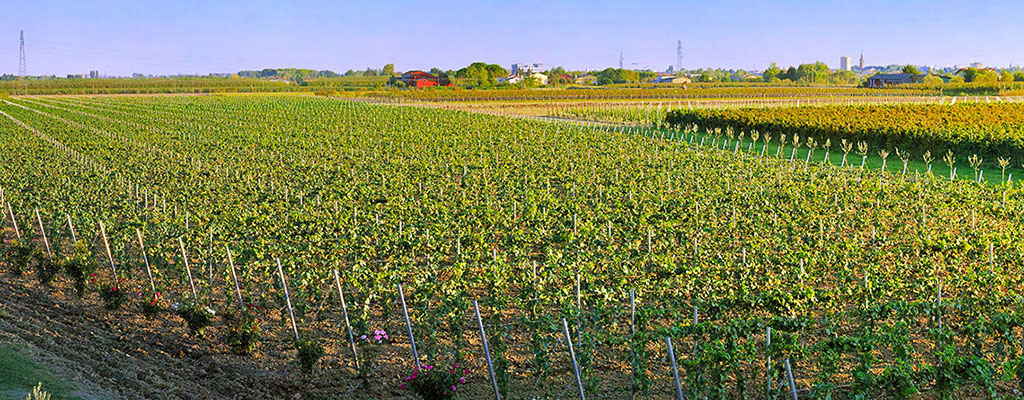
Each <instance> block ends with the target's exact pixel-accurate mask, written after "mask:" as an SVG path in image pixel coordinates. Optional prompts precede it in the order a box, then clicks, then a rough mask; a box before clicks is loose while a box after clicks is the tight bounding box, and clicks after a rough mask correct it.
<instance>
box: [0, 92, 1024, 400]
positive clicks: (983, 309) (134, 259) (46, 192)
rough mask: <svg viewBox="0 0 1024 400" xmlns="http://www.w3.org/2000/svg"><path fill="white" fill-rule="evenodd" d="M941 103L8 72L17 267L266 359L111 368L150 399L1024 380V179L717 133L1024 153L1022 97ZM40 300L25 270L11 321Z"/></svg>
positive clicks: (856, 388)
mask: <svg viewBox="0 0 1024 400" xmlns="http://www.w3.org/2000/svg"><path fill="white" fill-rule="evenodd" d="M687 90H689V89H687ZM742 90H744V91H746V90H750V89H742ZM757 90H761V89H757ZM763 90H766V91H770V90H773V89H771V88H765V89H763ZM791 90H796V91H798V92H799V91H801V90H808V91H813V90H815V89H811V88H808V89H791ZM850 90H851V91H859V90H861V89H850ZM654 91H655V90H653V89H651V90H648V89H636V92H637V94H636V96H642V95H643V93H649V92H654ZM657 91H661V90H660V89H659V90H657ZM568 92H570V91H552V93H560V94H554V95H552V96H562V95H567V94H565V93H568ZM579 92H580V95H581V96H587V95H595V94H599V92H598V91H579ZM680 92H681V93H680V94H679V95H678V96H685V95H686V94H685V93H688V92H685V91H683V90H680ZM683 92H685V93H683ZM879 92H880V91H871V93H874V94H878V93H879ZM416 93H427V94H425V95H424V96H433V95H432V94H429V93H445V92H442V91H436V92H435V91H423V92H416ZM531 93H535V92H531ZM540 93H543V92H540ZM437 96H440V97H439V98H438V100H439V101H440V100H441V99H443V94H438V95H437ZM659 96H661V94H659ZM675 98H683V97H675ZM421 100H423V99H421ZM932 107H939V106H855V107H845V108H844V107H838V106H837V107H813V108H812V107H799V108H781V109H774V111H773V112H772V113H771V114H768V113H764V112H763V110H756V109H754V110H746V109H743V110H696V111H681V112H679V113H678V114H671V115H669V118H670V120H669V122H672V123H673V124H674V125H680V126H681V129H679V130H674V131H667V130H666V131H653V130H651V129H648V128H644V129H639V128H625V127H623V126H594V125H588V124H582V123H579V122H572V121H567V122H551V121H540V120H533V119H523V118H511V117H504V116H495V115H485V114H478V113H469V112H464V111H453V110H443V109H437V108H422V107H411V106H403V105H387V104H372V103H369V102H361V101H351V100H343V99H332V98H321V97H313V96H284V95H281V96H174V97H105V98H98V97H49V98H25V97H12V98H6V99H0V137H2V140H0V188H2V190H3V192H2V196H3V199H2V201H0V203H2V204H3V206H4V211H5V213H4V214H5V215H4V217H3V235H4V239H3V242H4V246H3V249H4V257H3V259H2V264H0V268H2V269H4V270H5V275H3V280H4V281H5V285H11V284H12V283H11V282H15V283H18V282H20V283H25V282H28V281H29V280H30V279H31V280H33V281H38V285H37V287H38V288H39V290H40V291H41V292H48V291H52V292H54V293H59V295H60V296H66V297H67V298H69V299H75V300H74V302H73V303H74V304H77V306H76V307H79V308H81V309H83V310H86V311H83V313H86V314H88V315H90V317H89V318H88V319H89V320H90V321H92V320H100V321H102V320H104V319H109V320H119V321H121V322H124V321H130V323H131V324H132V325H131V326H133V327H135V328H128V330H138V331H147V330H152V329H159V330H162V331H164V332H167V336H169V337H179V338H187V339H188V342H185V341H184V340H185V339H174V340H170V341H167V343H169V344H164V346H168V347H167V348H170V347H169V346H181V347H182V349H180V350H169V351H168V353H169V354H171V355H170V356H167V357H165V358H164V360H166V362H169V363H178V364H180V365H185V364H189V362H188V357H198V356H174V355H173V354H177V353H178V352H182V353H184V352H187V353H188V354H194V353H196V352H199V353H202V352H207V353H209V354H210V355H208V356H204V357H212V359H214V360H220V361H224V360H227V361H230V362H229V364H230V367H228V366H224V367H223V368H221V367H218V368H221V370H222V371H225V372H224V373H232V374H237V375H238V376H249V377H250V378H248V379H247V380H245V381H244V382H245V383H241V384H239V383H236V384H234V385H232V386H230V387H227V388H224V389H219V390H222V391H219V392H214V391H213V390H214V389H211V388H208V387H205V386H203V385H204V384H203V383H196V384H195V385H192V386H196V387H194V388H192V389H191V390H196V392H188V391H187V390H190V389H184V390H185V391H184V392H180V393H165V392H164V391H162V390H161V388H160V385H161V384H166V381H167V380H170V379H169V378H167V377H166V376H163V375H159V373H157V375H146V374H137V377H135V378H133V379H134V380H132V381H126V380H125V381H122V380H119V379H112V381H111V382H109V383H108V385H109V386H108V387H106V389H108V390H112V391H114V392H115V395H118V396H123V397H142V398H161V397H168V398H192V397H211V396H212V397H237V398H254V397H274V398H280V397H286V396H287V397H293V396H296V397H302V398H321V397H331V398H335V397H341V398H373V397H384V398H396V397H397V398H401V397H412V396H413V391H416V392H417V393H421V395H422V393H423V392H421V391H420V390H426V389H423V388H424V387H426V385H428V384H431V383H430V382H434V381H438V382H444V383H443V386H444V388H447V387H448V384H450V385H451V390H452V392H451V393H447V392H446V393H445V395H452V393H454V394H455V395H457V396H461V397H463V398H488V397H493V396H495V394H494V393H495V391H497V392H498V393H500V395H501V398H510V399H530V398H581V397H586V398H615V399H621V398H631V397H635V398H652V399H672V398H679V397H680V396H683V397H685V398H765V397H766V396H767V397H768V398H778V399H783V398H786V399H788V398H791V397H790V396H792V395H793V392H795V393H796V395H797V396H799V397H802V398H821V399H824V398H833V397H835V398H859V399H867V398H890V397H891V398H909V397H912V396H915V395H916V394H917V393H923V396H925V397H927V398H943V399H946V398H965V397H999V396H1007V397H1012V396H1016V395H1018V394H1019V393H1020V390H1024V348H1022V347H1024V329H1022V326H1024V314H1022V312H1021V310H1022V308H1021V307H1022V305H1024V298H1022V297H1021V293H1020V292H1019V288H1020V287H1021V284H1022V280H1024V271H1022V267H1024V242H1022V241H1021V239H1020V238H1021V237H1024V221H1022V219H1024V217H1022V216H1024V194H1022V189H1024V186H1022V185H1021V184H1020V183H1015V182H1012V181H1011V182H1007V181H1005V180H1002V179H1000V180H999V181H998V183H993V184H979V183H975V182H974V181H975V180H972V179H959V180H955V181H950V180H949V179H946V178H945V177H941V176H938V175H939V174H932V173H930V172H924V173H920V172H918V173H906V172H904V173H900V172H894V171H890V170H887V169H881V170H877V169H865V168H858V164H859V165H863V164H862V162H861V161H860V160H857V161H856V162H854V161H851V162H849V163H846V162H844V163H843V164H842V166H836V165H832V164H830V163H817V162H813V163H812V162H807V161H805V159H804V158H803V156H802V154H806V157H807V158H806V159H807V160H810V159H811V157H812V154H811V153H813V152H814V149H818V151H819V152H824V151H825V148H821V147H818V146H814V147H811V148H810V150H809V151H810V152H807V151H808V150H807V149H805V150H802V151H803V152H802V153H799V154H800V155H798V153H797V152H796V150H794V152H793V155H792V156H788V157H787V155H785V154H781V149H780V150H777V151H775V152H774V153H773V152H769V151H767V150H766V149H767V145H765V147H764V148H762V149H761V150H760V151H759V150H758V147H757V146H756V145H755V144H756V143H757V139H756V138H754V141H753V142H751V143H750V144H749V145H745V147H741V146H740V143H745V142H742V141H736V140H734V137H732V136H729V137H727V139H728V140H732V142H729V143H726V142H723V141H722V140H725V139H723V138H722V137H721V136H717V137H715V138H714V139H713V140H708V141H707V142H705V141H704V140H692V135H693V134H695V132H691V131H690V129H691V128H690V126H691V124H693V123H697V124H699V125H700V126H701V127H703V128H705V129H714V128H715V127H720V128H722V129H724V128H725V127H727V126H728V127H734V128H739V129H759V130H762V131H764V132H777V133H790V134H799V135H800V136H807V135H808V133H811V132H812V134H813V135H822V136H821V139H825V136H827V135H829V134H832V133H833V132H834V134H836V135H843V134H845V131H842V130H841V129H863V131H858V132H874V133H873V134H872V135H873V136H855V138H857V139H860V138H870V140H871V141H872V142H874V143H877V144H879V145H880V144H883V143H889V142H887V140H894V141H896V142H898V143H899V144H901V145H904V144H905V143H907V142H906V140H909V139H907V138H915V139H920V140H921V141H920V142H916V145H920V146H927V145H931V144H935V143H933V142H932V141H930V140H933V139H927V138H931V137H932V136H929V137H926V139H927V140H925V139H921V138H922V137H923V136H921V135H923V132H933V131H934V132H944V133H942V134H941V136H934V137H942V138H955V139H944V140H947V141H946V142H942V143H944V144H950V145H953V144H955V145H956V146H958V148H962V149H964V150H967V151H973V150H974V149H982V148H985V149H989V147H981V146H988V145H991V146H993V147H991V149H994V150H992V151H1002V150H1004V149H1007V150H1013V153H1012V154H1013V155H1018V154H1020V147H1019V141H1020V138H1019V137H1018V136H1016V134H1015V132H1016V130H1011V127H1012V126H1013V124H1017V125H1019V121H1018V122H1014V121H1016V119H1015V118H1018V117H1019V116H1020V115H1024V113H1022V112H1021V111H1022V110H1021V109H1020V107H1021V106H1020V105H1016V104H1013V105H1009V104H998V105H986V104H970V105H964V106H948V105H947V106H945V107H952V109H953V110H956V112H955V113H952V114H943V115H945V117H943V116H939V115H937V113H934V112H932V110H933V108H932ZM893 111H899V112H900V113H904V114H907V116H906V117H905V118H904V119H899V118H900V117H899V115H897V113H895V112H893ZM758 113H760V114H758ZM809 113H814V114H813V115H811V114H809ZM850 113H856V116H862V115H863V114H868V115H874V114H877V115H884V116H886V118H889V117H891V118H893V119H889V121H897V122H893V124H897V123H898V124H901V125H897V126H913V127H914V128H908V129H907V131H905V132H904V131H898V132H893V133H892V134H893V135H899V134H903V135H906V136H893V137H895V138H894V139H887V138H888V137H889V136H885V135H883V133H882V131H881V129H882V128H880V127H879V125H872V124H878V122H875V121H881V120H882V118H880V117H879V118H874V119H872V118H852V117H853V116H854V114H850ZM672 118H677V119H672ZM912 118H917V119H919V120H920V121H923V122H911V121H913V120H912ZM1018 119H1019V118H1018ZM829 121H848V124H849V125H841V124H839V123H838V122H829ZM970 121H974V122H973V123H976V124H978V126H981V125H989V126H999V127H1003V129H1004V130H998V132H1000V133H998V134H991V133H987V132H992V131H984V132H983V130H981V129H980V128H977V129H976V128H972V127H971V126H973V125H970V124H969V123H968V122H970ZM1000 121H1006V122H1000ZM799 122H802V123H803V125H801V124H800V123H799ZM857 123H860V124H865V125H862V126H863V128H861V127H859V126H857V125H853V124H857ZM768 124H771V125H768ZM1000 124H1001V125H1000ZM951 126H958V127H964V128H963V129H962V130H957V131H951V130H948V129H946V128H948V127H951ZM807 130H811V131H807ZM736 132H738V129H737V131H736ZM734 133H735V132H734ZM858 134H859V135H867V133H858ZM911 135H917V136H911ZM836 137H838V136H836ZM844 137H845V136H844ZM740 140H742V138H740ZM791 140H792V139H791ZM805 140H806V139H805ZM936 140H937V139H936ZM896 142H893V143H896ZM734 143H735V145H734ZM834 146H839V144H838V143H835V144H834ZM1015 146H1016V147H1015ZM797 149H798V148H797ZM912 149H914V150H915V151H916V150H917V149H918V147H912ZM832 151H835V152H837V153H838V152H840V150H838V149H833V150H832ZM986 154H987V153H986ZM1006 155H1007V156H1009V155H1011V153H1007V154H1006ZM865 157H866V156H865ZM853 158H854V157H851V159H853ZM858 158H859V157H858ZM844 161H845V158H844ZM893 162H896V161H893ZM978 180H980V179H978ZM5 287H6V286H5ZM57 295H58V294H54V295H53V296H57ZM34 297H37V296H3V297H0V306H2V308H0V311H3V312H2V313H0V320H6V319H8V317H6V316H4V315H7V314H11V315H13V316H15V317H17V315H18V313H19V312H24V313H35V312H38V310H37V309H36V308H31V309H29V308H25V309H24V310H23V311H18V310H22V308H21V307H19V305H18V302H19V301H22V300H24V301H29V300H30V299H31V298H34ZM40 304H41V307H46V306H47V304H48V303H46V302H40ZM4 310H6V311H4ZM97 315H98V316H97ZM129 316H133V317H131V318H129ZM2 326H4V325H0V327H2ZM0 333H3V332H2V330H0ZM483 337H486V340H483V339H482V338H483ZM161 343H164V342H161ZM186 344H188V346H186ZM185 347H188V349H187V350H186V349H184V348H185ZM204 354H205V353H204ZM219 354H234V355H232V356H231V358H217V357H220V356H219ZM118 357H122V358H118ZM225 357H226V356H225ZM128 358H131V357H128V356H118V355H113V356H112V360H113V361H109V363H110V364H114V365H104V366H102V367H98V369H100V370H101V372H102V371H107V372H106V373H107V374H110V375H112V376H116V375H117V372H116V371H117V370H118V366H117V365H116V363H117V362H118V361H117V360H124V359H128ZM182 360H185V361H182ZM202 360H204V361H203V362H208V360H209V358H203V359H202ZM217 365H220V364H217ZM428 367H429V368H428ZM435 367H436V368H435ZM435 369H436V370H438V371H434V370H435ZM449 370H450V371H451V373H450V374H449V373H448V371H449ZM212 374H214V375H215V374H216V373H212ZM418 374H419V375H418ZM424 376H425V377H424ZM179 379H181V378H179ZM790 382H791V383H790ZM172 383H173V382H172ZM177 384H179V385H184V386H189V381H187V380H184V379H182V380H181V381H180V382H177ZM200 390H209V392H202V391H200ZM197 393H198V394H197ZM437 398H444V397H437Z"/></svg>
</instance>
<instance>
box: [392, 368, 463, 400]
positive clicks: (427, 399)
mask: <svg viewBox="0 0 1024 400" xmlns="http://www.w3.org/2000/svg"><path fill="white" fill-rule="evenodd" d="M468 373H469V371H467V370H465V369H460V368H459V364H458V363H455V365H453V366H452V368H450V369H448V370H447V371H446V370H443V369H439V368H434V366H433V365H423V368H413V370H412V375H409V376H407V377H405V382H404V383H402V384H401V385H399V388H401V389H410V390H412V391H413V392H414V393H416V395H417V396H419V397H420V398H421V399H424V400H447V399H452V398H455V395H456V393H457V392H458V387H459V385H462V384H465V383H466V376H467V375H468Z"/></svg>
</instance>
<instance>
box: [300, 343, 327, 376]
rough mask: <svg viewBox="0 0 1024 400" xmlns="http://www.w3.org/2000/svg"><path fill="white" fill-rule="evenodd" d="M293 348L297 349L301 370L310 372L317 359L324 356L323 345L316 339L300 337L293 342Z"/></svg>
mask: <svg viewBox="0 0 1024 400" xmlns="http://www.w3.org/2000/svg"><path fill="white" fill-rule="evenodd" d="M295 349H296V350H298V351H299V354H298V361H299V368H300V369H301V370H302V372H305V373H307V374H308V373H312V372H313V369H315V368H316V363H317V361H320V357H323V356H324V347H323V346H321V345H320V342H319V341H318V340H316V339H312V338H309V339H301V340H299V341H297V342H295Z"/></svg>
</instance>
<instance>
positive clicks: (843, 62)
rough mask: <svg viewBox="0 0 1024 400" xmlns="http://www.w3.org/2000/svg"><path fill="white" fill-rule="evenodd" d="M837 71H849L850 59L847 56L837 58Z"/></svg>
mask: <svg viewBox="0 0 1024 400" xmlns="http://www.w3.org/2000/svg"><path fill="white" fill-rule="evenodd" d="M839 69H841V70H843V71H849V70H850V57H847V56H842V57H839Z"/></svg>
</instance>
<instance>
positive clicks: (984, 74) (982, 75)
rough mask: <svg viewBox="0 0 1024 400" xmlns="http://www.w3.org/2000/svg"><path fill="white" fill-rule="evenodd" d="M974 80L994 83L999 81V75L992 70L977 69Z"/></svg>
mask: <svg viewBox="0 0 1024 400" xmlns="http://www.w3.org/2000/svg"><path fill="white" fill-rule="evenodd" d="M974 82H979V83H996V82H999V75H997V74H996V73H995V72H992V71H987V70H986V71H979V72H978V74H977V75H976V76H975V77H974Z"/></svg>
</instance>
